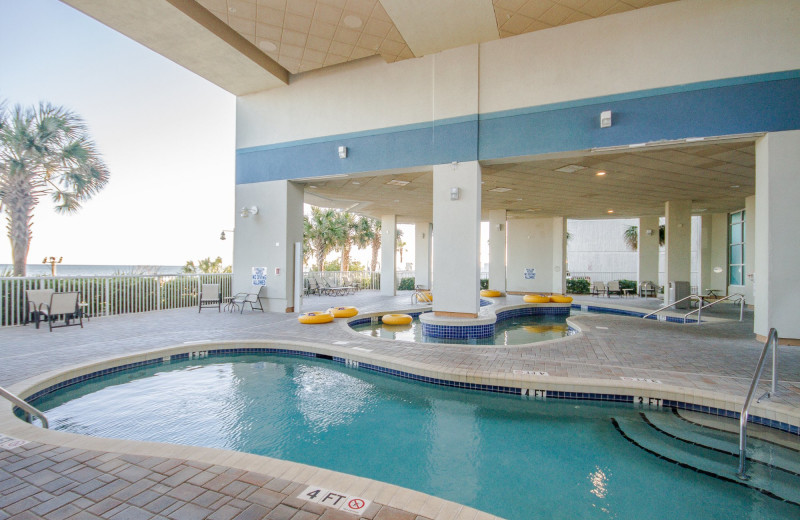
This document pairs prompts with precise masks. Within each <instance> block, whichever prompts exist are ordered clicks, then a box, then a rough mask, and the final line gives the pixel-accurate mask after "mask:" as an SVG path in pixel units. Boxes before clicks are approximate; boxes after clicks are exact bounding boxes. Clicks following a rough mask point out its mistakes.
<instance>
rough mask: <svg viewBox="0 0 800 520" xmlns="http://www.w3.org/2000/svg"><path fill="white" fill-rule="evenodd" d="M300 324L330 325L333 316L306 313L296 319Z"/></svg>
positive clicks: (323, 313)
mask: <svg viewBox="0 0 800 520" xmlns="http://www.w3.org/2000/svg"><path fill="white" fill-rule="evenodd" d="M297 321H299V322H300V323H330V322H332V321H333V314H328V313H327V312H322V311H317V312H306V313H304V314H301V315H300V316H298V317H297Z"/></svg>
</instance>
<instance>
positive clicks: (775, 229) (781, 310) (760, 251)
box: [745, 130, 800, 345]
mask: <svg viewBox="0 0 800 520" xmlns="http://www.w3.org/2000/svg"><path fill="white" fill-rule="evenodd" d="M798 164H800V131H797V130H795V131H791V132H775V133H770V134H767V135H765V136H764V137H762V138H760V139H758V140H757V141H756V207H755V211H756V220H755V225H756V230H755V251H754V254H755V275H754V282H755V284H754V293H755V294H754V297H755V320H754V330H755V333H756V334H757V335H758V336H759V337H761V338H764V337H765V336H766V335H767V334H768V333H769V329H770V328H775V329H777V330H778V334H779V336H780V337H781V343H791V344H794V345H800V320H798V319H797V309H798V308H800V283H798V280H799V279H800V278H799V277H798V274H797V270H798V254H797V253H798V244H800V226H798V225H797V223H798V222H800V207H799V206H798V203H797V201H798V200H800V175H798V173H797V165H798ZM747 225H748V224H746V226H747ZM745 231H747V230H745ZM749 237H750V234H749V233H747V235H746V238H745V239H746V240H747V239H748V238H749ZM745 254H746V253H745ZM747 261H748V260H747V258H745V262H747ZM748 269H749V265H748Z"/></svg>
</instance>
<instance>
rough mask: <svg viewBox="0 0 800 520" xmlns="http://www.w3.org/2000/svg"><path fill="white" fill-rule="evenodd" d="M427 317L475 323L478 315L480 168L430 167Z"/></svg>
mask: <svg viewBox="0 0 800 520" xmlns="http://www.w3.org/2000/svg"><path fill="white" fill-rule="evenodd" d="M433 227H434V229H436V251H435V254H434V256H433V279H434V281H435V283H434V286H433V311H434V313H435V314H436V315H438V316H456V317H465V318H468V317H477V316H478V310H479V309H480V274H481V273H480V265H479V264H480V236H481V233H480V231H481V229H480V228H481V166H480V164H478V162H477V161H470V162H463V163H452V164H441V165H436V166H434V167H433Z"/></svg>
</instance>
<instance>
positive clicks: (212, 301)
mask: <svg viewBox="0 0 800 520" xmlns="http://www.w3.org/2000/svg"><path fill="white" fill-rule="evenodd" d="M203 307H216V308H217V312H221V311H222V295H221V294H220V291H219V284H216V283H204V284H203V285H201V286H200V306H199V307H198V309H197V312H200V311H202V310H203Z"/></svg>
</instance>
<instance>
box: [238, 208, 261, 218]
mask: <svg viewBox="0 0 800 520" xmlns="http://www.w3.org/2000/svg"><path fill="white" fill-rule="evenodd" d="M239 215H241V217H242V218H247V217H249V216H250V215H258V206H250V207H247V206H243V207H242V211H241V212H240V213H239Z"/></svg>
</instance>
